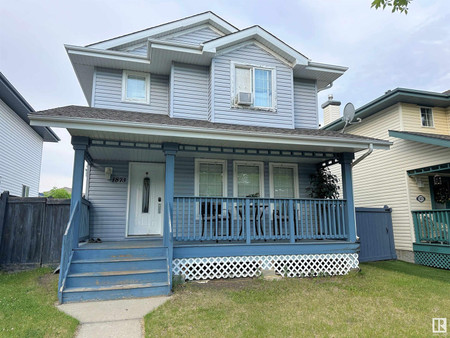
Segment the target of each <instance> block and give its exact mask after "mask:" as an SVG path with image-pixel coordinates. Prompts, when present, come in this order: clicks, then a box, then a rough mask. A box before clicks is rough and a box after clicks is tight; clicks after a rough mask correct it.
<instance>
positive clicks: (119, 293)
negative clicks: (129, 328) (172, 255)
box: [62, 282, 170, 303]
mask: <svg viewBox="0 0 450 338" xmlns="http://www.w3.org/2000/svg"><path fill="white" fill-rule="evenodd" d="M169 288H170V286H169V283H167V282H159V283H139V284H124V285H110V286H94V287H70V288H66V289H64V291H63V294H62V298H63V299H62V300H63V303H70V302H82V301H90V300H110V299H124V298H142V297H150V296H161V295H168V294H169V292H170V289H169Z"/></svg>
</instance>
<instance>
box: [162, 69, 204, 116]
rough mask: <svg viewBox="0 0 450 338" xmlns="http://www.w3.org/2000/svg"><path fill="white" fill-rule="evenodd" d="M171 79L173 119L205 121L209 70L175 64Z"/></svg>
mask: <svg viewBox="0 0 450 338" xmlns="http://www.w3.org/2000/svg"><path fill="white" fill-rule="evenodd" d="M172 79H173V81H174V83H173V86H172V88H173V96H172V97H173V102H171V105H173V107H172V109H173V117H179V118H188V119H197V120H207V119H208V86H209V69H208V68H207V67H200V66H193V65H186V64H175V65H174V66H173V76H172Z"/></svg>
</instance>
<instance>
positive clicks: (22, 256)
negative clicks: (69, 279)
mask: <svg viewBox="0 0 450 338" xmlns="http://www.w3.org/2000/svg"><path fill="white" fill-rule="evenodd" d="M82 210H83V212H82V217H85V218H87V219H88V218H89V202H88V201H87V200H83V203H82ZM69 213H70V199H52V198H44V197H25V198H22V197H10V196H9V193H8V192H4V193H2V194H1V195H0V265H1V266H3V267H5V266H11V265H30V266H42V265H52V266H57V265H58V264H59V262H60V259H61V245H62V238H63V235H64V232H65V230H66V227H67V223H68V221H69ZM87 224H88V222H87ZM88 236H89V227H88V226H86V227H82V228H80V237H82V238H87V237H88Z"/></svg>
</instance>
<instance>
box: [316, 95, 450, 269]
mask: <svg viewBox="0 0 450 338" xmlns="http://www.w3.org/2000/svg"><path fill="white" fill-rule="evenodd" d="M339 106H340V102H338V101H333V100H332V97H329V100H328V101H327V102H325V103H324V104H323V105H322V108H324V121H325V123H327V122H328V124H326V125H325V126H324V127H323V129H327V130H336V131H339V130H342V128H343V127H344V122H343V120H342V119H341V118H340V117H339V116H340V114H339ZM336 117H339V118H338V119H337V120H335V118H336ZM357 118H361V119H362V121H361V122H360V123H355V124H352V125H348V126H347V127H346V128H345V133H351V134H356V135H361V136H368V137H374V138H379V139H384V140H389V141H391V142H393V146H391V150H389V151H384V152H381V151H374V152H373V153H372V154H371V155H370V156H368V157H367V158H366V159H364V161H362V162H360V163H359V164H358V165H356V166H355V167H354V169H353V175H354V176H353V178H354V194H355V205H356V206H358V207H382V206H384V205H388V206H389V207H391V208H392V210H393V211H392V222H393V229H394V240H395V248H396V251H397V256H398V258H399V259H401V260H406V261H414V260H415V261H416V262H417V263H420V264H425V265H432V266H438V267H444V268H447V269H449V268H450V243H449V221H450V200H449V199H450V195H449V194H450V193H449V190H450V91H447V92H445V93H434V92H426V91H418V90H411V89H403V88H397V89H394V90H392V91H388V92H386V94H385V95H383V96H380V97H379V98H377V99H375V100H373V101H372V102H369V103H368V104H366V105H364V106H362V107H361V108H359V109H357V110H356V114H355V120H356V119H357ZM333 120H334V121H333ZM330 121H333V122H330ZM362 154H363V152H361V153H360V155H359V156H361V155H362Z"/></svg>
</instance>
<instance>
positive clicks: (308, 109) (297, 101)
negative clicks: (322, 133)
mask: <svg viewBox="0 0 450 338" xmlns="http://www.w3.org/2000/svg"><path fill="white" fill-rule="evenodd" d="M294 124H295V128H318V125H319V120H318V111H317V91H316V83H315V82H314V81H310V80H301V79H294Z"/></svg>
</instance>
